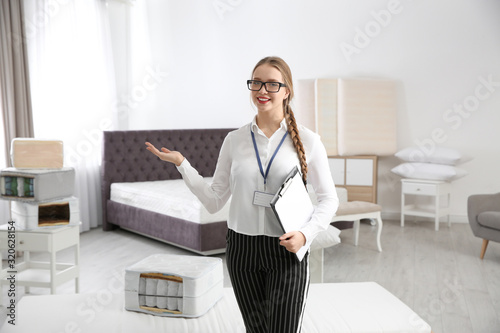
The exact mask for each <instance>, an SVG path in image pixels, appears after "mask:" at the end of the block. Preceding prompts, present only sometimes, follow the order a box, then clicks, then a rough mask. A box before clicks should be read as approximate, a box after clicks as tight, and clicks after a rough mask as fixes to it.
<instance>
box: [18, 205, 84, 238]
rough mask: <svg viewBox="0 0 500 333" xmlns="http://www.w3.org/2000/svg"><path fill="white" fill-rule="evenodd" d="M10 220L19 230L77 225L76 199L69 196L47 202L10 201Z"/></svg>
mask: <svg viewBox="0 0 500 333" xmlns="http://www.w3.org/2000/svg"><path fill="white" fill-rule="evenodd" d="M11 213H12V220H13V221H14V222H15V223H16V226H17V228H19V229H21V230H33V229H38V228H47V227H58V226H64V225H78V224H79V223H80V210H79V205H78V199H77V198H75V197H69V198H65V199H62V200H57V201H51V202H47V203H39V202H22V201H12V206H11Z"/></svg>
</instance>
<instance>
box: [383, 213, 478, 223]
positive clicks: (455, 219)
mask: <svg viewBox="0 0 500 333" xmlns="http://www.w3.org/2000/svg"><path fill="white" fill-rule="evenodd" d="M381 215H382V220H397V221H399V220H400V219H401V212H384V211H382V214H381ZM414 218H417V219H418V220H419V221H428V222H434V219H433V218H430V217H420V216H417V217H413V216H410V215H407V216H406V217H405V219H408V221H412V220H413V219H414ZM444 220H445V218H444V217H442V218H441V221H444ZM450 221H451V223H469V220H468V218H467V215H450Z"/></svg>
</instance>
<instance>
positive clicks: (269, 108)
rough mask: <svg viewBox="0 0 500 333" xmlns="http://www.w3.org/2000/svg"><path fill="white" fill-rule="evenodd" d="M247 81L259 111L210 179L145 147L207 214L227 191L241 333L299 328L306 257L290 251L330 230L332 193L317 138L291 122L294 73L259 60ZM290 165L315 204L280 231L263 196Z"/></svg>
mask: <svg viewBox="0 0 500 333" xmlns="http://www.w3.org/2000/svg"><path fill="white" fill-rule="evenodd" d="M247 85H248V89H249V90H250V91H251V97H252V102H253V103H254V104H255V106H256V107H257V115H256V116H255V118H254V119H253V121H252V122H251V123H249V124H247V125H245V126H243V127H241V128H240V129H238V130H235V131H233V132H231V133H229V134H228V135H227V137H226V138H225V140H224V143H223V145H222V147H221V151H220V155H219V159H218V162H217V167H216V170H215V173H214V177H213V182H212V184H207V183H206V182H205V181H204V180H203V178H202V177H201V176H200V175H199V174H198V172H197V171H196V170H195V169H194V168H193V167H192V166H191V165H190V164H189V161H188V160H186V159H185V158H184V157H183V156H182V154H181V153H179V152H176V151H170V150H168V149H167V148H161V150H158V149H157V148H155V147H154V146H153V145H152V144H150V143H146V145H147V149H148V150H150V151H151V152H152V153H153V154H155V155H156V156H158V157H159V158H160V159H162V160H164V161H168V162H172V163H175V164H176V165H177V169H178V170H179V172H180V173H181V174H182V177H183V179H184V181H185V182H186V184H187V186H188V187H189V188H190V189H191V191H192V192H193V193H194V194H195V195H196V196H197V197H198V198H199V199H200V201H201V202H202V203H203V205H204V206H205V207H206V208H207V210H208V211H209V212H216V211H218V210H219V209H221V208H222V207H223V206H224V204H225V203H226V202H227V200H228V199H229V197H230V196H232V199H231V206H230V210H229V217H228V221H227V223H228V228H229V231H228V234H227V237H226V239H227V249H226V261H227V267H228V271H229V276H230V278H231V284H232V286H233V288H234V292H235V295H236V300H237V302H238V306H239V308H240V311H241V313H242V316H243V320H244V322H245V327H246V329H247V332H299V331H300V328H301V324H302V316H303V312H304V307H305V303H306V298H307V291H308V287H309V261H308V259H309V258H308V255H306V256H305V257H304V259H303V260H302V261H299V260H298V259H297V257H296V255H295V253H296V252H297V251H298V250H299V249H300V248H301V247H302V246H304V245H305V244H306V243H307V244H310V242H311V241H312V240H313V239H314V237H316V235H317V234H318V233H319V232H321V231H323V230H325V229H326V228H327V227H328V225H329V223H330V221H331V218H332V216H333V215H334V213H335V212H336V210H337V207H338V198H337V194H336V191H335V185H334V183H333V180H332V176H331V173H330V169H329V165H328V159H327V155H326V151H325V148H324V146H323V144H322V143H321V141H320V138H319V136H318V135H317V134H315V133H313V132H312V131H310V130H308V129H306V128H305V127H302V126H298V125H297V124H296V122H295V117H294V114H293V111H292V109H291V107H290V101H291V99H292V98H293V82H292V74H291V71H290V68H289V67H288V65H287V64H286V63H285V61H283V60H282V59H281V58H278V57H267V58H264V59H262V60H261V61H259V62H258V63H257V65H256V66H255V68H254V70H253V72H252V79H251V80H248V81H247ZM299 133H300V135H299ZM295 166H299V168H300V170H301V171H302V176H303V180H304V183H306V181H307V182H309V183H310V184H311V185H312V186H313V188H314V190H315V192H316V195H317V198H318V205H317V206H316V208H315V211H314V213H313V215H312V217H311V220H310V221H309V222H308V223H307V224H305V225H304V226H302V227H301V228H300V229H299V230H296V231H292V232H288V233H285V234H283V231H282V229H281V227H280V224H279V222H278V220H277V219H276V217H275V216H274V214H273V211H272V209H271V208H270V207H269V198H270V197H271V196H272V195H274V193H276V192H277V191H278V189H279V187H280V185H281V184H282V183H283V181H284V180H285V179H286V176H287V175H288V173H289V172H290V171H291V170H292V169H293V168H294V167H295Z"/></svg>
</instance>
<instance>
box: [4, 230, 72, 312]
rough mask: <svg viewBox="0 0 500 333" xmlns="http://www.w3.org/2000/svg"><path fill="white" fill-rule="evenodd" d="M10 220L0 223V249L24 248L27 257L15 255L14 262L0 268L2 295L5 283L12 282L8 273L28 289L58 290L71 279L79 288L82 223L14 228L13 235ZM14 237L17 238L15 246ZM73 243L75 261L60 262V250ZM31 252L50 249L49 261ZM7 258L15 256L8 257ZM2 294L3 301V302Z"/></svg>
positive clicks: (18, 284)
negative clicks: (37, 257)
mask: <svg viewBox="0 0 500 333" xmlns="http://www.w3.org/2000/svg"><path fill="white" fill-rule="evenodd" d="M8 227H9V224H6V225H2V226H1V227H0V250H10V253H11V254H12V253H14V250H15V252H18V251H24V260H23V261H22V262H20V261H18V259H19V258H17V257H16V258H15V261H14V262H12V261H11V262H10V263H14V264H15V265H14V266H10V265H8V266H7V268H5V269H3V270H1V271H0V295H2V293H1V292H2V291H3V290H2V288H3V285H4V284H5V285H10V281H9V280H8V277H9V276H11V275H14V276H15V280H16V287H19V286H22V287H25V290H26V293H29V288H30V287H40V288H50V293H51V294H54V293H55V292H56V287H57V286H59V285H61V284H63V283H65V282H67V281H70V280H73V279H74V280H75V291H76V292H77V293H78V292H79V260H80V227H79V225H72V226H63V227H53V228H41V229H35V230H29V231H25V230H15V234H14V236H12V234H13V233H12V232H11V231H8V230H7V228H8ZM12 239H14V240H15V247H13V243H12ZM69 247H74V254H75V260H74V263H57V261H56V254H57V252H59V251H60V250H63V249H66V248H69ZM30 252H48V253H49V254H50V260H49V262H39V261H31V260H30ZM8 259H12V257H9V258H8ZM1 299H2V298H1V297H0V305H1Z"/></svg>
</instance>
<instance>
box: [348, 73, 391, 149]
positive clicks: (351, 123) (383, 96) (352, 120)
mask: <svg viewBox="0 0 500 333" xmlns="http://www.w3.org/2000/svg"><path fill="white" fill-rule="evenodd" d="M396 151H397V85H396V81H392V80H376V79H339V83H338V153H339V155H341V156H348V155H379V156H388V155H393V154H394V153H395V152H396Z"/></svg>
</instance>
